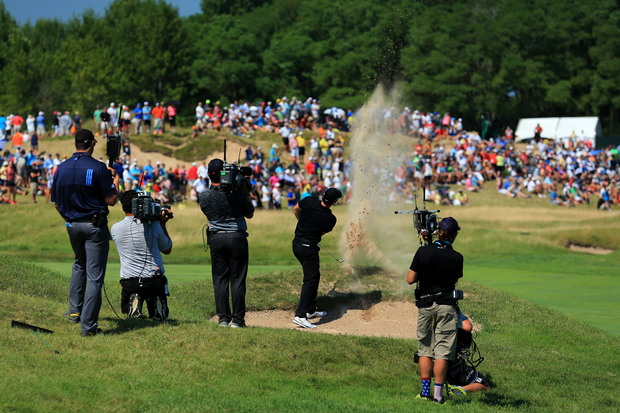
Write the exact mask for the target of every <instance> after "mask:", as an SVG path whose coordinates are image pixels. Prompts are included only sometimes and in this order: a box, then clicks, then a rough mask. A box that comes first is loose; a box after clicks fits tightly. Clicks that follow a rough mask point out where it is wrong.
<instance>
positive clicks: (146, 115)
mask: <svg viewBox="0 0 620 413" xmlns="http://www.w3.org/2000/svg"><path fill="white" fill-rule="evenodd" d="M142 118H143V120H142V121H143V122H144V128H145V129H146V130H145V132H146V133H151V107H150V106H149V102H144V107H143V108H142Z"/></svg>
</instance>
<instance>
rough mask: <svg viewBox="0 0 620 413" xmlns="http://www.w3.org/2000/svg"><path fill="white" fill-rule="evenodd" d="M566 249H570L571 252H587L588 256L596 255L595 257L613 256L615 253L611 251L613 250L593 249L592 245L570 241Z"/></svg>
mask: <svg viewBox="0 0 620 413" xmlns="http://www.w3.org/2000/svg"><path fill="white" fill-rule="evenodd" d="M566 248H568V249H569V250H571V251H577V252H585V253H587V254H594V255H607V254H611V253H612V252H614V250H611V249H607V248H600V247H593V246H591V245H587V244H579V243H576V242H572V241H569V242H568V243H567V244H566Z"/></svg>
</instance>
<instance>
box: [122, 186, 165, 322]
mask: <svg viewBox="0 0 620 413" xmlns="http://www.w3.org/2000/svg"><path fill="white" fill-rule="evenodd" d="M135 198H138V193H137V192H136V191H134V190H131V191H126V192H124V193H123V195H121V205H122V206H123V211H124V212H125V219H123V220H122V221H120V222H117V223H116V224H114V225H112V239H113V240H114V242H115V243H116V248H117V250H118V255H119V257H120V259H121V281H120V283H121V286H122V287H123V290H122V292H121V311H122V312H123V314H127V317H129V318H142V315H143V311H142V304H143V303H144V301H146V306H147V309H148V311H149V317H150V318H152V319H154V320H158V321H164V320H165V319H166V318H168V313H169V311H168V300H167V298H166V283H167V280H166V277H165V276H164V273H165V270H164V263H163V260H162V256H161V254H166V255H167V254H170V251H172V240H171V239H170V235H168V230H167V229H166V222H168V220H170V219H171V218H172V213H171V212H170V211H169V210H167V209H163V208H162V213H161V217H158V219H157V220H155V219H144V218H136V217H135V216H134V214H133V212H132V211H133V210H132V204H133V202H134V201H133V200H134V199H135Z"/></svg>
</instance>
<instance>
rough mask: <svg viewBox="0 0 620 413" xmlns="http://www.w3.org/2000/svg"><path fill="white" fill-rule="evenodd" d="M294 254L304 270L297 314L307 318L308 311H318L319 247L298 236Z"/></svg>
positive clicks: (294, 243) (294, 245)
mask: <svg viewBox="0 0 620 413" xmlns="http://www.w3.org/2000/svg"><path fill="white" fill-rule="evenodd" d="M293 254H295V258H297V259H298V260H299V263H300V264H301V267H302V269H303V271H304V283H303V285H302V286H301V296H300V297H299V305H298V306H297V311H295V316H296V317H300V318H306V313H309V314H312V313H314V312H315V311H316V295H317V293H318V291H319V281H320V280H321V272H320V271H319V267H320V262H319V247H318V245H316V244H313V243H308V242H305V241H303V240H300V239H298V238H295V239H294V240H293Z"/></svg>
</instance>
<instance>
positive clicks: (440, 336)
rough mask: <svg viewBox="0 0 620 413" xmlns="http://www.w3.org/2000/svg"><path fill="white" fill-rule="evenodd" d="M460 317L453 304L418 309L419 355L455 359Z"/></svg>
mask: <svg viewBox="0 0 620 413" xmlns="http://www.w3.org/2000/svg"><path fill="white" fill-rule="evenodd" d="M457 322H458V317H457V315H456V309H455V308H454V307H452V306H451V305H437V304H433V305H432V306H430V307H428V308H420V309H418V355H419V356H420V357H430V358H435V359H441V360H452V361H453V360H454V357H455V355H456V330H457V327H456V325H457Z"/></svg>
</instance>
